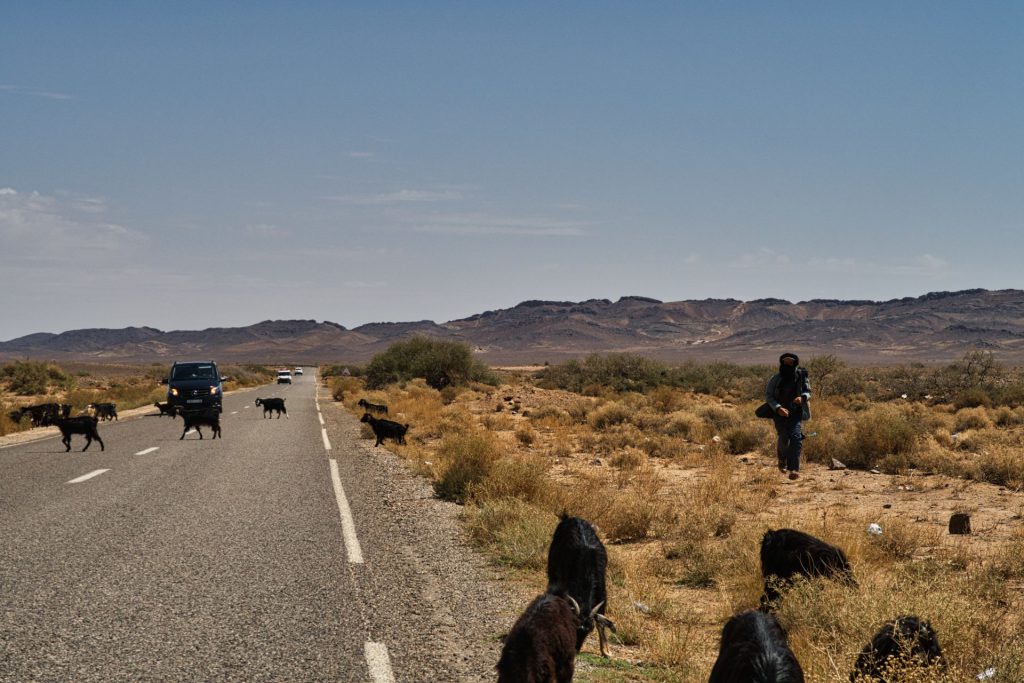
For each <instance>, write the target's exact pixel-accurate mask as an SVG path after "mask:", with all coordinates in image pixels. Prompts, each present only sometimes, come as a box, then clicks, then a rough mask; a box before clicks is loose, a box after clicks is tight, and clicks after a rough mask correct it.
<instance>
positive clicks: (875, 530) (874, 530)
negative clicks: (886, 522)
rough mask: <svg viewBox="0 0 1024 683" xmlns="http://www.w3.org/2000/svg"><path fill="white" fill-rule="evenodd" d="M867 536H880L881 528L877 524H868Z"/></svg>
mask: <svg viewBox="0 0 1024 683" xmlns="http://www.w3.org/2000/svg"><path fill="white" fill-rule="evenodd" d="M868 534H870V535H871V536H881V535H882V527H881V526H879V525H878V524H868Z"/></svg>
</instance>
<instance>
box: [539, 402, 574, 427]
mask: <svg viewBox="0 0 1024 683" xmlns="http://www.w3.org/2000/svg"><path fill="white" fill-rule="evenodd" d="M530 420H531V421H532V422H533V423H534V424H537V425H541V426H544V427H548V428H549V429H552V428H555V427H560V426H566V425H571V424H572V423H573V418H572V415H570V414H569V411H568V410H565V409H563V408H559V407H558V406H552V405H546V406H541V407H540V408H537V409H536V410H534V411H531V412H530Z"/></svg>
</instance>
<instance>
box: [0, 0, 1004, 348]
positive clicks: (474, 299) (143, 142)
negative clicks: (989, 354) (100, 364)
mask: <svg viewBox="0 0 1024 683" xmlns="http://www.w3.org/2000/svg"><path fill="white" fill-rule="evenodd" d="M1022 66H1024V5H1021V4H1019V3H1013V2H985V3H969V2H934V1H920V2H899V3H894V2H881V1H879V2H858V3H822V2H770V3H769V2H713V3H712V2H666V3H659V2H645V3H626V2H603V1H600V0H596V1H588V2H563V3H550V2H536V3H534V2H516V3H498V2H472V3H471V2H462V3H455V2H451V3H449V2H429V3H424V2H407V3H405V2H365V3H363V2H324V3H317V2H292V3H276V2H275V3H265V2H248V3H222V2H212V1H211V2H201V3H199V2H197V3H194V4H189V3H145V2H138V3H108V2H90V3H60V2H58V3H5V6H4V10H3V20H2V21H0V311H2V315H0V340H8V339H12V338H14V337H18V336H21V335H24V334H29V333H33V332H61V331H64V330H69V329H76V328H83V327H126V326H141V325H149V326H152V327H157V328H160V329H164V330H171V329H202V328H205V327H211V326H237V325H248V324H252V323H255V322H258V321H260V320H265V319H292V318H302V319H317V320H331V321H334V322H337V323H341V324H343V325H345V326H347V327H354V326H357V325H360V324H363V323H367V322H375V321H409V320H423V319H430V320H435V321H437V322H444V321H447V320H452V319H456V318H461V317H465V316H468V315H472V314H474V313H480V312H483V311H486V310H492V309H498V308H506V307H510V306H514V305H515V304H517V303H519V302H521V301H524V300H528V299H550V300H573V301H578V300H584V299H590V298H608V299H613V300H614V299H617V298H619V297H620V296H626V295H641V296H648V297H654V298H657V299H661V300H665V301H675V300H681V299H704V298H727V297H732V298H736V299H743V300H750V299H755V298H762V297H779V298H784V299H789V300H792V301H798V300H805V299H812V298H838V299H876V300H881V299H891V298H898V297H903V296H917V295H920V294H924V293H926V292H930V291H940V290H957V289H966V288H974V287H985V288H990V289H1000V288H1011V287H1012V288H1017V287H1022V286H1024V280H1022V277H1021V265H1020V262H1021V255H1022V253H1024V250H1022V246H1024V244H1022V242H1024V236H1022V235H1024V230H1022V227H1024V226H1022V225H1021V223H1022V217H1024V164H1022V161H1024V116H1022V115H1021V112H1022V111H1024V79H1022V78H1021V76H1020V74H1021V67H1022Z"/></svg>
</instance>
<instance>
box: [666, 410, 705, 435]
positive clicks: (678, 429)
mask: <svg viewBox="0 0 1024 683" xmlns="http://www.w3.org/2000/svg"><path fill="white" fill-rule="evenodd" d="M663 431H664V433H665V434H667V435H669V436H679V437H682V438H684V439H689V440H690V441H705V440H707V438H708V437H709V436H710V434H709V433H708V427H707V425H706V424H705V423H704V421H703V420H702V419H700V418H699V417H697V416H696V415H694V414H693V413H687V412H675V413H672V414H671V415H670V416H669V419H668V421H667V422H666V423H665V426H664V428H663Z"/></svg>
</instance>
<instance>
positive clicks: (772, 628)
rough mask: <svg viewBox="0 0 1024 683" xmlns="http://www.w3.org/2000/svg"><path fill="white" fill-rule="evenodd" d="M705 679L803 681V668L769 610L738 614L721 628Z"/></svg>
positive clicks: (717, 681)
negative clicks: (718, 640)
mask: <svg viewBox="0 0 1024 683" xmlns="http://www.w3.org/2000/svg"><path fill="white" fill-rule="evenodd" d="M708 683H804V672H803V669H801V668H800V662H798V661H797V659H796V656H795V655H794V654H793V651H792V650H790V649H789V643H788V642H787V641H786V632H785V631H784V630H782V627H781V626H780V625H779V622H778V621H777V620H776V619H775V617H774V616H772V615H771V614H765V613H764V612H758V611H755V610H751V611H749V612H743V613H742V614H737V615H736V616H734V617H733V618H732V619H730V620H729V621H727V622H726V624H725V628H723V629H722V642H721V644H720V645H719V648H718V660H717V661H716V662H715V666H714V668H712V669H711V677H710V678H709V679H708Z"/></svg>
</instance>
